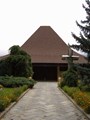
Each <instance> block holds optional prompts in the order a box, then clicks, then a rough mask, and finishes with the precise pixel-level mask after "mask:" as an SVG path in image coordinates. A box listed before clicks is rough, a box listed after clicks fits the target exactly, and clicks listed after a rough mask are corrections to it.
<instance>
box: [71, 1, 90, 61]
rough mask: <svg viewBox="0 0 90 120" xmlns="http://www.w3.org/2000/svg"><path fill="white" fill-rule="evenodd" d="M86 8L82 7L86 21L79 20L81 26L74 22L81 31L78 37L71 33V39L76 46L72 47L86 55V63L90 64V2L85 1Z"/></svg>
mask: <svg viewBox="0 0 90 120" xmlns="http://www.w3.org/2000/svg"><path fill="white" fill-rule="evenodd" d="M86 4H87V7H86V6H85V5H83V8H84V9H85V11H86V14H87V16H86V20H83V21H82V20H81V24H79V23H78V22H77V21H76V24H77V26H78V27H79V28H80V29H81V32H80V35H79V37H78V36H76V35H75V34H74V33H72V36H73V38H74V39H75V40H76V41H77V43H78V44H77V45H76V44H73V45H71V47H73V48H74V49H76V50H81V51H83V52H85V53H87V57H86V58H87V61H88V63H89V62H90V1H89V0H86Z"/></svg>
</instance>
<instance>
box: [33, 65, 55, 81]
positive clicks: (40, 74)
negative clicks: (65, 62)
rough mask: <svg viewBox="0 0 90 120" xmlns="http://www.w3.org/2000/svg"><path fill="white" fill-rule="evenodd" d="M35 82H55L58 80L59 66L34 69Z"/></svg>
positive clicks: (39, 66)
mask: <svg viewBox="0 0 90 120" xmlns="http://www.w3.org/2000/svg"><path fill="white" fill-rule="evenodd" d="M33 71H34V75H33V78H34V79H35V80H42V81H49V80H50V81H53V80H54V81H55V80H57V66H51V65H42V66H41V65H38V66H34V67H33Z"/></svg>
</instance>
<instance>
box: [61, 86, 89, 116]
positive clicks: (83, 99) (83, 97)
mask: <svg viewBox="0 0 90 120" xmlns="http://www.w3.org/2000/svg"><path fill="white" fill-rule="evenodd" d="M62 89H63V90H64V91H65V92H66V93H67V94H68V95H69V96H71V97H72V98H73V99H74V100H75V101H76V103H77V104H78V105H79V106H80V107H81V108H82V109H83V110H84V111H85V112H86V113H88V114H90V96H89V94H87V93H86V92H82V91H80V89H79V88H78V87H68V86H64V87H63V88H62Z"/></svg>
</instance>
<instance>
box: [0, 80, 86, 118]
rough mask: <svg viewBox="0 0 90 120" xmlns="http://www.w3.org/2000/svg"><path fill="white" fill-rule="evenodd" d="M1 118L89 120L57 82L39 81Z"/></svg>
mask: <svg viewBox="0 0 90 120" xmlns="http://www.w3.org/2000/svg"><path fill="white" fill-rule="evenodd" d="M1 120H87V118H86V117H85V116H84V115H83V114H82V113H81V112H80V111H79V110H78V109H77V108H76V107H75V106H74V105H73V103H72V102H71V101H70V100H69V99H68V98H67V97H66V96H65V95H64V94H63V93H62V92H61V91H59V89H58V88H57V83H56V82H38V83H37V84H36V85H35V87H34V89H32V90H30V91H28V92H27V93H26V94H25V95H24V97H23V98H22V99H20V101H18V103H17V104H16V105H15V106H14V107H13V108H12V109H11V110H10V111H9V112H8V113H7V114H6V115H5V116H4V117H3V118H2V119H1Z"/></svg>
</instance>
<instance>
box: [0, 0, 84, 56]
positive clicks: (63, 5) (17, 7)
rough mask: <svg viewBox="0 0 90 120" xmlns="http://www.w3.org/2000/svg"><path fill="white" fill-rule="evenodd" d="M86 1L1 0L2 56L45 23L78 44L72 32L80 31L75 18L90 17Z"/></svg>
mask: <svg viewBox="0 0 90 120" xmlns="http://www.w3.org/2000/svg"><path fill="white" fill-rule="evenodd" d="M83 3H84V4H86V3H85V0H0V55H4V54H6V53H7V51H8V49H9V48H10V47H11V46H12V45H20V46H21V45H22V44H23V43H24V42H25V41H26V40H27V39H28V38H29V37H30V36H31V35H32V34H33V33H34V32H35V31H36V30H37V29H38V28H39V27H40V26H43V25H47V26H51V27H52V28H53V29H54V30H55V31H56V32H57V34H58V35H59V36H60V37H61V38H62V39H63V40H64V41H65V42H66V43H71V44H72V43H74V42H75V40H74V38H72V36H71V32H74V33H78V32H80V29H79V28H78V27H77V25H76V23H75V21H76V20H77V21H78V22H79V21H80V20H85V17H86V13H85V10H84V9H83V8H82V4H83ZM77 31H78V32H77ZM77 35H79V33H78V34H77Z"/></svg>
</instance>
